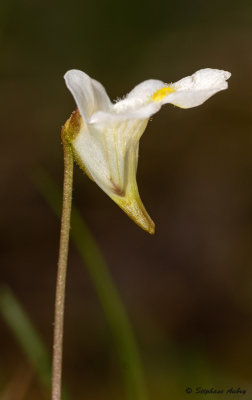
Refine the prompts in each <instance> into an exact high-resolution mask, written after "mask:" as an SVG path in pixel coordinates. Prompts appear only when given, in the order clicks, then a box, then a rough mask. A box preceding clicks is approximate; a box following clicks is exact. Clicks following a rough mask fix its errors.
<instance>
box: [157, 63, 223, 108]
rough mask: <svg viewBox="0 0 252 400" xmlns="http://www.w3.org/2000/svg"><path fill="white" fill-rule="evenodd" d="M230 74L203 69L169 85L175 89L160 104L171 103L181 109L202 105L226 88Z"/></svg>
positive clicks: (217, 70)
mask: <svg viewBox="0 0 252 400" xmlns="http://www.w3.org/2000/svg"><path fill="white" fill-rule="evenodd" d="M230 76H231V73H230V72H228V71H223V70H219V69H211V68H205V69H201V70H199V71H197V72H195V73H194V74H193V75H191V76H187V77H186V78H183V79H181V80H180V81H178V82H176V83H173V84H171V85H170V87H171V88H174V89H175V92H174V93H171V94H169V95H168V96H166V97H165V98H164V99H163V100H162V104H165V103H171V104H174V105H176V106H178V107H181V108H191V107H196V106H199V105H201V104H202V103H204V102H205V101H206V100H207V99H209V98H210V97H211V96H213V95H214V94H215V93H217V92H220V91H221V90H225V89H227V88H228V83H227V80H228V79H229V78H230Z"/></svg>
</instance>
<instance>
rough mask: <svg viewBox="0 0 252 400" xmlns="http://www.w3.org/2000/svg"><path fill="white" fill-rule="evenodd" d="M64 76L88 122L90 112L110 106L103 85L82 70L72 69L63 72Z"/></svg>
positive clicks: (106, 108) (107, 108)
mask: <svg viewBox="0 0 252 400" xmlns="http://www.w3.org/2000/svg"><path fill="white" fill-rule="evenodd" d="M64 78H65V81H66V85H67V87H68V89H69V90H70V92H71V93H72V95H73V97H74V99H75V101H76V104H77V106H78V109H79V111H80V113H81V116H82V118H83V120H84V121H85V122H89V120H90V118H91V116H92V114H93V113H94V112H96V111H97V110H109V109H110V108H111V102H110V99H109V97H108V95H107V93H106V90H105V89H104V87H103V86H102V85H101V83H99V82H98V81H96V80H94V79H91V78H90V77H89V76H88V75H87V74H85V73H84V72H82V71H79V70H76V69H72V70H70V71H68V72H67V73H66V74H65V76H64Z"/></svg>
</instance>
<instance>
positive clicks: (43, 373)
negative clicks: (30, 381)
mask: <svg viewBox="0 0 252 400" xmlns="http://www.w3.org/2000/svg"><path fill="white" fill-rule="evenodd" d="M0 315H1V316H2V318H3V319H4V320H5V322H6V324H7V326H8V327H9V329H10V330H11V332H12V333H13V335H14V336H15V338H16V340H17V342H18V343H19V345H20V347H21V348H22V350H23V352H24V354H25V355H26V357H27V359H28V360H29V362H30V363H31V365H32V366H33V368H34V370H35V372H36V373H37V376H38V379H39V381H40V383H41V384H42V385H43V386H44V387H45V388H46V390H47V391H48V394H49V391H50V388H51V359H50V356H49V353H48V350H47V348H46V346H45V344H44V343H43V341H42V339H41V338H40V335H39V333H38V332H37V331H36V329H35V327H34V326H33V324H32V322H31V320H30V318H29V317H28V315H27V314H26V312H25V311H24V310H23V308H22V306H21V304H20V302H19V301H18V300H17V298H16V297H15V295H14V293H13V292H12V290H11V289H10V288H8V287H7V286H4V287H1V288H0ZM63 399H64V400H69V397H68V395H67V393H66V391H65V389H64V393H63Z"/></svg>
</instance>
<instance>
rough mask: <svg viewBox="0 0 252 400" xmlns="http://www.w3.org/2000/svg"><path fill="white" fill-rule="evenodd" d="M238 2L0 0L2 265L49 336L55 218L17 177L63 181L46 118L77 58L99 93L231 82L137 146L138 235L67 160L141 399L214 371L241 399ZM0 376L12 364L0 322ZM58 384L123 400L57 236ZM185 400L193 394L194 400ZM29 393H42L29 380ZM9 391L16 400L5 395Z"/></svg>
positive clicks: (245, 198)
mask: <svg viewBox="0 0 252 400" xmlns="http://www.w3.org/2000/svg"><path fill="white" fill-rule="evenodd" d="M251 16H252V3H251V1H249V0H248V1H246V0H244V1H243V0H241V1H239V2H236V1H233V0H229V1H226V0H220V1H200V0H192V1H186V0H181V1H179V2H175V1H170V0H167V1H161V0H157V1H145V2H143V1H133V0H128V1H125V2H118V1H115V0H109V1H102V0H97V1H90V0H88V1H80V0H75V1H72V2H68V1H66V0H61V1H48V0H44V1H43V2H38V1H31V0H23V1H18V0H1V3H0V46H1V63H0V72H1V73H0V93H1V95H0V102H1V104H0V105H1V158H0V163H1V174H0V182H1V227H0V229H1V242H0V246H1V274H0V279H1V282H2V283H3V284H7V285H9V286H10V287H11V288H12V290H13V291H14V292H15V294H16V295H17V297H18V299H19V300H20V302H21V303H22V304H23V306H24V308H25V310H26V311H27V313H28V314H29V316H30V317H31V319H32V320H33V322H34V324H35V326H36V328H37V329H38V330H39V331H40V333H41V336H42V337H43V339H44V340H45V342H46V343H47V345H48V347H49V348H51V346H52V322H53V307H54V294H55V279H56V263H57V252H58V241H59V221H58V220H57V218H56V217H55V215H54V214H53V212H52V211H51V210H50V208H49V207H48V205H47V204H46V203H45V201H44V199H43V198H42V196H41V195H40V194H39V193H38V191H37V189H36V188H35V187H34V184H33V182H32V180H31V174H32V172H34V171H35V170H36V169H37V168H38V167H41V166H42V167H43V168H45V169H46V170H47V171H48V173H50V175H51V176H52V177H54V179H55V180H56V181H57V182H58V183H59V184H60V185H61V183H62V176H63V159H62V147H61V142H60V129H61V126H62V125H63V123H64V122H65V120H66V119H67V118H68V117H69V115H70V113H71V112H72V111H73V109H74V108H75V104H74V101H73V99H72V97H71V95H70V93H69V92H68V91H67V89H66V87H65V84H64V81H63V75H64V73H65V72H66V71H67V70H68V69H71V68H78V69H81V70H83V71H85V72H86V73H88V74H89V75H90V76H92V77H93V78H95V79H97V80H99V81H100V82H102V84H103V85H104V86H105V87H106V89H107V92H108V94H109V95H110V97H111V98H112V99H116V98H118V97H122V96H123V95H124V94H126V93H127V92H129V91H130V90H131V89H132V88H133V87H134V86H135V85H136V84H138V83H140V82H141V81H143V80H145V79H149V78H155V79H161V80H163V81H166V82H171V81H173V82H174V81H176V80H179V79H181V78H182V77H184V76H187V75H191V74H192V73H193V72H195V71H196V70H198V69H200V68H205V67H211V68H219V69H225V70H228V71H231V72H232V78H231V79H230V81H229V85H230V88H229V89H228V90H227V91H225V92H221V93H219V94H217V95H216V96H214V97H213V98H211V99H210V100H209V101H208V102H206V103H205V104H204V105H202V106H201V107H198V108H193V109H189V110H182V109H178V108H175V107H173V106H165V107H163V108H162V110H161V111H160V112H159V114H158V115H156V116H155V117H154V118H153V120H152V121H151V122H150V123H149V125H148V128H147V130H146V132H145V133H144V135H143V138H142V140H141V146H140V159H139V170H138V185H139V190H140V193H141V197H142V200H143V202H144V204H145V206H146V208H147V210H148V211H149V213H150V215H151V217H152V218H153V219H154V221H155V222H156V235H155V236H154V237H153V236H149V235H148V234H147V233H145V232H143V231H142V230H141V229H140V228H138V227H137V226H136V225H134V223H133V222H132V221H131V220H129V219H128V218H127V217H126V215H124V214H123V212H122V211H121V210H120V209H119V208H118V207H117V206H116V205H115V204H114V203H113V202H112V201H111V200H110V199H109V198H108V197H107V196H106V195H105V194H104V193H103V192H102V191H101V190H100V189H99V188H98V187H97V186H95V185H94V184H93V183H92V182H91V181H89V179H88V178H87V177H86V176H84V175H83V174H82V172H81V171H80V170H79V168H77V167H76V168H75V171H74V172H75V177H74V179H75V180H74V203H75V205H76V206H78V208H79V210H80V212H81V214H82V216H83V218H84V219H85V221H86V222H87V224H88V226H89V228H90V230H91V231H92V233H93V234H94V236H95V237H96V239H97V242H98V243H99V246H100V248H101V250H102V252H103V254H104V257H105V258H106V260H107V262H108V264H109V268H110V272H111V274H112V276H113V278H114V280H115V282H116V284H117V287H118V289H119V291H120V293H121V296H122V298H123V301H124V303H125V305H126V307H127V310H128V313H129V315H130V318H131V321H132V324H133V327H134V331H135V334H136V337H137V340H138V343H139V348H140V351H141V355H142V358H143V363H144V366H145V373H146V376H147V384H148V389H149V392H150V397H151V398H152V399H159V400H165V399H168V398H173V399H183V398H185V397H186V396H187V395H186V394H185V388H186V387H187V386H190V385H193V384H194V382H197V385H198V386H204V384H205V383H207V385H212V386H214V385H215V386H216V385H219V387H222V386H225V385H226V382H228V384H229V385H231V386H234V387H238V386H240V387H243V388H245V389H246V390H247V391H248V392H250V396H251V395H252V394H251V393H252V388H251V383H252V365H251V358H252V346H251V343H252V339H251V338H252V269H251V261H252V247H251V243H252V190H251V184H252V157H251V154H252V136H251V115H250V111H251V89H252V80H251V70H252V52H251V39H252V19H251ZM0 343H1V357H0V384H1V388H3V387H4V386H5V384H6V383H7V381H8V380H9V379H11V377H12V375H13V374H14V372H15V370H16V368H17V367H18V366H19V365H22V363H26V362H27V361H25V358H24V355H23V353H22V351H21V349H20V348H19V346H18V345H17V343H16V342H15V339H14V337H13V335H12V334H11V333H10V331H9V329H8V327H7V326H6V324H5V323H4V322H3V321H2V320H0ZM64 353H65V356H64V380H65V382H66V383H67V385H68V387H69V391H70V392H71V393H72V395H73V398H74V399H84V398H88V399H91V400H92V399H93V400H94V399H97V400H100V399H110V400H113V399H119V398H121V399H123V398H124V395H123V390H124V389H123V383H122V379H121V374H120V369H119V368H118V359H117V356H116V353H115V348H114V342H113V339H112V338H111V335H110V332H109V330H108V326H107V324H106V321H105V318H104V315H103V312H102V308H101V305H100V303H99V301H98V299H97V296H96V294H95V292H94V289H93V286H92V283H91V281H90V279H89V277H88V274H87V271H86V269H85V266H84V265H83V263H82V261H81V259H80V257H79V255H78V253H77V252H76V250H75V248H74V246H73V245H71V246H70V257H69V270H68V283H67V301H66V321H65V349H64ZM198 397H199V396H198ZM26 398H27V399H29V400H33V399H35V398H36V399H44V397H43V393H42V391H41V389H40V386H39V384H38V383H37V382H36V379H34V380H33V381H32V386H31V388H30V390H29V391H28V393H27V397H26ZM14 400H15V399H14Z"/></svg>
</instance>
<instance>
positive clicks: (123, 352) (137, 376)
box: [34, 170, 147, 400]
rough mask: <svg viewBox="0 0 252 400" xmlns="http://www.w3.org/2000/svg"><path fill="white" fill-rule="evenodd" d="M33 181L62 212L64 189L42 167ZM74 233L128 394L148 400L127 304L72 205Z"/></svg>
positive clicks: (139, 399)
mask: <svg viewBox="0 0 252 400" xmlns="http://www.w3.org/2000/svg"><path fill="white" fill-rule="evenodd" d="M34 183H35V185H36V187H37V188H38V190H39V191H40V193H41V194H42V195H43V197H44V198H45V199H46V201H47V203H48V204H49V205H50V207H51V208H52V209H53V210H54V212H55V213H56V214H57V215H58V216H60V215H61V199H62V193H61V191H60V190H59V188H58V186H57V185H56V183H55V182H54V181H53V180H52V179H51V177H50V176H48V175H47V173H46V172H44V171H43V170H40V171H39V172H38V173H37V174H36V176H35V178H34ZM71 237H72V240H73V242H74V243H75V245H76V247H77V249H78V252H79V254H80V256H81V258H82V260H83V261H84V263H85V266H86V268H87V269H88V272H89V275H90V277H91V280H92V283H93V285H94V288H95V290H96V293H97V295H98V297H99V299H100V302H101V305H102V308H103V310H104V314H105V317H106V319H107V322H108V324H109V327H110V330H111V332H112V334H113V337H114V340H115V343H116V346H117V351H118V356H119V359H120V362H121V366H122V372H123V377H124V382H125V386H126V391H127V397H128V399H129V400H146V399H147V392H146V387H145V380H144V374H143V369H142V365H141V360H140V356H139V351H138V348H137V344H136V341H135V337H134V334H133V330H132V327H131V324H130V322H129V319H128V316H127V313H126V310H125V307H124V305H123V303H122V301H121V298H120V295H119V293H118V291H117V289H116V287H115V284H114V282H113V280H112V278H111V276H110V273H109V270H108V267H107V265H106V262H105V260H104V258H103V255H102V253H101V251H100V249H99V247H98V246H97V244H96V242H95V239H94V237H93V236H92V234H91V233H90V231H89V229H88V227H87V225H86V224H85V222H84V221H83V219H82V217H81V215H80V214H79V212H78V210H77V209H76V208H75V207H74V206H73V208H72V219H71Z"/></svg>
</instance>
